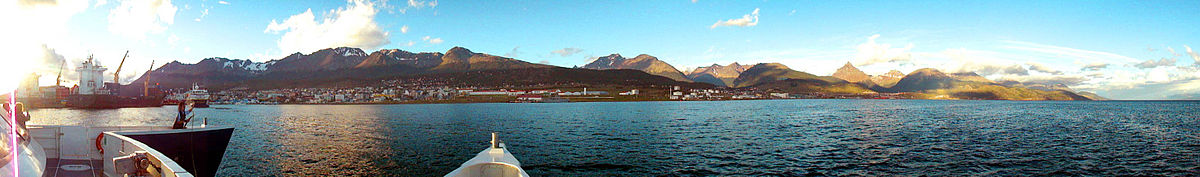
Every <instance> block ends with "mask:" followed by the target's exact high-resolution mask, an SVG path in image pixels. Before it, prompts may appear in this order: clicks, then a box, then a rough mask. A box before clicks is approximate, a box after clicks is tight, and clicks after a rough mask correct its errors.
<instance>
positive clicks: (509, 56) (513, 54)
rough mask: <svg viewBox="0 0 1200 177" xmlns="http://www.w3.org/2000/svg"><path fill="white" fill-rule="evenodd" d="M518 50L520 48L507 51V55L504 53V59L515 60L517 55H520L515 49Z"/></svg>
mask: <svg viewBox="0 0 1200 177" xmlns="http://www.w3.org/2000/svg"><path fill="white" fill-rule="evenodd" d="M520 48H521V46H517V47H513V49H512V51H509V52H508V53H504V57H508V58H517V54H518V53H520V52H519V51H517V49H520Z"/></svg>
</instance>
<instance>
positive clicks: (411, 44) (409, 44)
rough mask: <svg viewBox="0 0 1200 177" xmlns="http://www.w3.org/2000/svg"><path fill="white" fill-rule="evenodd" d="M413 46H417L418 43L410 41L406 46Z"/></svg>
mask: <svg viewBox="0 0 1200 177" xmlns="http://www.w3.org/2000/svg"><path fill="white" fill-rule="evenodd" d="M413 44H417V43H416V42H413V41H408V44H405V45H407V46H413Z"/></svg>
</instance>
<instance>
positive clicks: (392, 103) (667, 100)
mask: <svg viewBox="0 0 1200 177" xmlns="http://www.w3.org/2000/svg"><path fill="white" fill-rule="evenodd" d="M752 100H934V101H1070V102H1073V101H1080V102H1087V101H1131V102H1155V101H1172V102H1175V101H1178V102H1188V101H1200V100H974V99H849V98H811V99H805V98H788V99H724V100H669V99H663V100H594V101H574V100H573V101H569V102H557V103H585V102H691V101H752ZM471 103H519V104H528V103H545V102H513V101H419V102H367V103H276V104H262V103H254V104H251V103H247V104H211V103H210V105H222V106H225V105H402V104H471ZM164 106H166V105H164Z"/></svg>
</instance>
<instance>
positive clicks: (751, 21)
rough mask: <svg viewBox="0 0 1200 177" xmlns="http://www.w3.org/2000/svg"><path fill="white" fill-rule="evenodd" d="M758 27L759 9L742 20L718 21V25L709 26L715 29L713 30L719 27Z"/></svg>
mask: <svg viewBox="0 0 1200 177" xmlns="http://www.w3.org/2000/svg"><path fill="white" fill-rule="evenodd" d="M756 25H758V8H754V12H750V14H746V15H742V18H736V19H729V20H724V21H722V20H717V23H713V25H712V26H709V27H708V28H709V29H713V28H717V27H718V26H740V27H747V26H756Z"/></svg>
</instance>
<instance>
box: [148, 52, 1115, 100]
mask: <svg viewBox="0 0 1200 177" xmlns="http://www.w3.org/2000/svg"><path fill="white" fill-rule="evenodd" d="M146 76H151V77H152V78H154V82H155V83H158V84H160V85H161V86H162V87H166V88H185V87H190V86H191V85H192V84H193V83H196V84H201V85H206V86H208V87H210V88H216V89H227V88H248V89H270V88H287V87H292V88H296V87H336V86H349V85H364V84H370V83H378V82H379V80H380V79H389V78H390V79H395V78H413V77H431V78H441V79H449V80H452V81H454V82H458V84H475V85H477V86H481V85H495V86H505V85H578V86H588V85H623V86H669V85H680V86H686V87H688V88H711V87H730V88H734V89H747V88H749V89H759V90H774V91H779V92H788V93H813V92H821V93H843V94H859V93H910V94H913V95H915V97H917V98H928V99H1007V100H1104V99H1105V98H1103V97H1100V96H1099V95H1096V94H1094V93H1090V92H1079V93H1076V92H1075V91H1073V90H1071V89H1070V88H1067V87H1066V85H1062V84H1043V83H1020V82H1017V81H1011V80H1006V81H1000V82H995V81H991V80H989V79H987V78H984V77H982V76H980V75H978V74H975V73H973V72H955V73H949V74H947V73H943V72H941V71H938V70H936V69H931V68H925V69H919V70H916V71H913V72H911V73H909V74H903V73H902V72H900V71H898V70H891V71H889V72H887V73H883V74H880V75H869V74H867V73H865V72H863V71H862V70H859V69H858V68H856V67H854V65H852V64H851V63H846V64H845V65H843V66H842V67H840V68H838V69H837V71H836V72H835V73H833V75H832V76H818V75H814V74H810V73H806V72H802V71H796V70H793V69H791V68H788V67H787V66H784V65H783V64H779V63H759V64H755V65H742V64H739V63H736V62H734V63H731V64H728V65H718V64H713V65H711V66H706V67H699V68H696V69H694V70H691V71H689V72H688V73H687V74H684V73H683V72H680V71H679V70H677V69H676V68H675V67H674V66H671V65H670V64H668V63H666V62H664V61H662V60H659V59H658V58H657V57H654V56H651V55H647V54H641V55H638V56H636V57H633V58H625V57H623V56H621V55H620V54H612V55H608V56H604V57H599V58H597V59H596V60H594V61H592V62H590V63H588V64H586V65H584V66H583V67H582V68H563V67H557V66H551V65H543V64H536V63H530V62H526V61H522V60H518V59H513V58H507V57H502V56H496V55H490V54H485V53H476V52H472V51H471V50H468V49H466V48H463V47H453V48H451V49H450V50H448V51H446V52H445V53H439V52H421V53H413V52H409V51H404V50H399V49H384V50H379V51H375V52H372V53H366V52H364V51H362V50H361V49H358V48H350V47H338V48H328V49H322V50H318V51H315V52H313V53H309V54H302V53H294V54H291V55H288V56H286V57H283V58H280V59H275V60H271V61H267V62H253V61H250V60H240V59H228V58H219V57H214V58H206V59H203V60H201V61H199V62H197V63H195V64H184V63H180V62H178V61H176V62H171V63H167V64H165V65H163V66H161V67H159V68H157V69H155V70H153V71H150V72H149V73H148V74H146V75H143V76H142V77H141V78H138V79H137V80H136V81H134V82H142V81H144V79H145V77H146ZM451 84H455V83H451Z"/></svg>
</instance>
